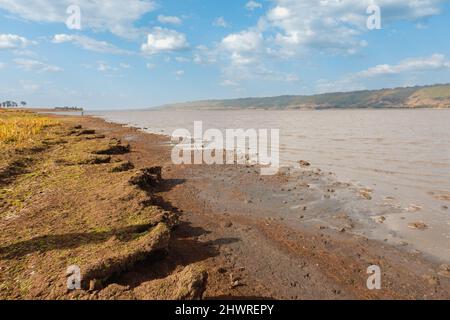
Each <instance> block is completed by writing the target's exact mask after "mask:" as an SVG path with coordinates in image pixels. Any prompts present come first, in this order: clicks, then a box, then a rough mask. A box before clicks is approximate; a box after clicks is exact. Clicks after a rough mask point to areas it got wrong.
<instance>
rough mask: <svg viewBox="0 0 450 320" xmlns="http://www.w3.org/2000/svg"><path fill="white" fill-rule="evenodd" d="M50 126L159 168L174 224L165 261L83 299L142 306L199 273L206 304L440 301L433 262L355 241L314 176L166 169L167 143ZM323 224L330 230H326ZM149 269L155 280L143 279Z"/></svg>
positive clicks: (95, 124)
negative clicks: (377, 274) (153, 291)
mask: <svg viewBox="0 0 450 320" xmlns="http://www.w3.org/2000/svg"><path fill="white" fill-rule="evenodd" d="M51 117H52V118H56V119H60V120H61V121H63V122H67V121H68V122H69V123H79V124H81V125H82V126H83V128H84V127H85V128H91V129H94V130H95V131H96V132H98V134H101V135H105V136H106V137H108V138H109V137H114V138H117V139H120V140H121V141H126V142H127V143H129V144H130V145H131V150H132V152H131V153H130V154H126V155H123V156H122V157H124V158H125V159H126V160H127V161H129V162H131V163H133V165H134V166H135V167H136V168H146V167H152V166H161V167H163V170H162V179H163V184H162V185H163V186H164V187H162V188H161V190H153V191H152V197H154V198H155V199H158V200H157V202H158V203H159V205H160V206H161V207H162V208H164V209H165V210H169V211H172V212H177V215H178V218H179V219H180V221H181V223H180V226H179V227H178V228H176V229H175V230H174V232H173V234H172V237H171V239H172V240H171V243H170V245H169V250H168V254H167V256H165V258H163V259H162V260H161V261H159V260H158V262H155V261H152V260H151V259H144V260H143V261H142V262H138V263H137V264H136V265H135V266H133V267H132V268H130V269H131V270H127V271H125V272H122V273H120V274H119V275H117V276H115V277H114V278H113V279H112V280H110V282H109V286H107V287H106V288H102V289H101V290H98V291H97V292H95V293H93V296H92V298H100V299H101V298H102V297H103V298H111V295H112V296H114V294H115V296H116V297H124V296H130V297H135V298H136V297H137V298H139V297H145V294H142V292H147V291H148V290H149V288H150V287H152V286H155V283H154V282H155V281H156V280H152V279H160V278H164V279H167V278H170V277H172V279H173V278H174V277H175V278H176V277H177V275H178V276H179V273H182V272H183V271H184V268H189V267H190V266H191V267H192V265H194V266H197V265H198V264H200V265H202V266H203V267H204V269H205V270H206V272H207V274H208V284H207V286H206V291H205V292H204V298H207V299H214V298H218V297H220V298H234V299H237V298H242V297H253V298H256V297H260V298H276V299H345V298H350V299H370V298H381V299H399V298H406V299H436V298H437V299H438V298H446V299H448V298H449V296H448V292H450V290H449V288H450V281H449V278H447V277H446V276H441V275H440V274H439V273H442V272H441V270H440V268H441V266H440V265H439V264H438V263H436V262H433V261H431V260H430V259H428V258H425V257H424V255H423V254H421V253H417V252H408V251H407V250H404V248H401V247H395V246H391V245H389V244H384V243H382V242H379V241H374V240H369V239H367V238H365V237H361V236H358V235H357V234H356V232H355V229H356V230H357V229H358V224H359V222H358V221H353V220H352V217H351V216H349V215H347V214H346V213H345V212H341V211H344V210H343V208H339V210H337V211H336V212H334V211H333V210H336V208H334V207H333V206H334V205H336V203H335V202H333V199H332V198H333V195H332V194H333V193H335V192H336V190H338V192H339V189H342V190H343V192H345V188H346V187H345V186H343V185H335V186H334V189H336V190H334V192H329V193H331V195H330V194H329V193H327V190H322V189H323V188H325V189H326V188H328V189H329V185H327V183H328V181H326V179H324V178H323V177H322V176H321V175H320V173H317V172H311V171H308V170H304V171H300V172H296V173H295V174H285V173H282V174H279V175H277V176H274V177H267V178H266V177H265V178H262V177H260V176H259V175H258V174H257V172H256V171H257V170H255V169H256V168H255V167H254V166H209V167H207V166H197V167H193V166H174V165H172V164H171V163H170V156H169V154H170V150H169V148H168V145H167V141H165V139H164V137H167V136H164V135H158V134H152V133H146V132H141V131H140V130H139V129H136V128H132V127H124V126H123V125H120V124H115V123H108V122H106V121H104V120H102V119H100V118H94V117H90V116H89V117H87V116H85V117H83V118H81V117H75V116H54V115H52V116H51ZM323 179H324V180H323ZM313 184H316V185H319V186H320V188H318V189H313V190H311V188H310V187H308V185H313ZM294 190H295V191H294ZM293 193H296V194H295V196H296V197H298V196H301V197H302V199H304V204H302V206H301V207H299V208H295V209H292V207H293V206H292V205H289V204H290V203H291V200H290V198H289V197H291V196H292V194H293ZM324 195H325V196H328V195H330V199H329V200H330V201H328V200H325V201H323V200H324V199H328V198H327V197H325V198H322V196H324ZM109 196H110V197H111V198H115V196H114V195H113V194H110V195H109ZM130 201H131V200H130ZM284 202H287V203H284ZM324 203H325V204H324ZM286 204H288V206H287V207H288V208H287V209H281V208H282V207H283V205H286ZM312 204H316V205H317V207H314V205H312ZM304 207H307V208H306V210H305V209H304ZM292 211H293V212H294V213H293V214H292ZM330 213H331V214H330ZM330 215H331V216H333V217H331V218H332V219H331V220H332V223H333V224H332V225H331V226H329V225H328V222H329V221H326V220H327V219H326V216H330ZM325 222H327V223H325ZM375 262H376V264H379V265H380V266H381V268H382V271H383V279H385V281H383V283H384V284H385V285H384V286H383V290H379V291H370V290H368V289H367V288H366V287H365V284H366V279H367V274H366V272H365V271H366V268H367V267H368V266H370V265H372V264H374V263H375ZM155 263H157V264H158V268H157V269H159V270H162V271H159V272H160V274H159V275H155V274H152V275H149V274H148V273H149V272H148V269H149V267H152V268H154V267H155ZM200 274H201V272H200ZM444 274H445V273H444ZM145 280H147V281H145ZM169 282H170V281H169ZM268 284H270V285H269V286H268ZM113 288H114V289H115V290H112V289H113ZM113 293H114V294H113ZM140 294H141V295H140Z"/></svg>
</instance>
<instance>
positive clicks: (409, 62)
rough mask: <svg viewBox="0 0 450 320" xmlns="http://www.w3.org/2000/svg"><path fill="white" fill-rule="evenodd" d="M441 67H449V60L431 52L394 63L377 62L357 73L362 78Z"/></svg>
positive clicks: (438, 68)
mask: <svg viewBox="0 0 450 320" xmlns="http://www.w3.org/2000/svg"><path fill="white" fill-rule="evenodd" d="M441 69H450V60H448V59H447V58H446V57H445V56H444V55H443V54H433V55H431V56H429V57H422V58H408V59H405V60H403V61H401V62H399V63H398V64H396V65H389V64H379V65H377V66H375V67H372V68H369V69H367V70H364V71H361V72H359V73H358V74H357V75H358V76H360V77H364V78H371V77H377V76H384V75H394V74H402V73H408V72H421V71H432V70H441Z"/></svg>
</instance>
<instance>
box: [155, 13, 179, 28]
mask: <svg viewBox="0 0 450 320" xmlns="http://www.w3.org/2000/svg"><path fill="white" fill-rule="evenodd" d="M158 21H159V22H160V23H164V24H175V25H180V24H182V23H183V21H182V20H181V19H180V18H178V17H175V16H165V15H162V14H160V15H159V16H158Z"/></svg>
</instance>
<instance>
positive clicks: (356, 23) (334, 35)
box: [260, 0, 444, 56]
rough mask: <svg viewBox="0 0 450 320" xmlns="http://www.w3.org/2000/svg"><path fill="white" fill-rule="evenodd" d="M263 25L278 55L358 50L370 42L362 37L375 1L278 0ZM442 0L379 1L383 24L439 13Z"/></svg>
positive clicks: (366, 30) (263, 20) (264, 19)
mask: <svg viewBox="0 0 450 320" xmlns="http://www.w3.org/2000/svg"><path fill="white" fill-rule="evenodd" d="M274 2H275V6H274V7H273V8H271V9H270V10H269V11H268V12H267V14H266V16H265V17H264V18H263V19H262V21H260V25H261V26H263V27H264V28H265V30H267V29H272V30H275V32H276V34H275V36H274V37H273V43H274V45H276V46H278V48H279V52H278V53H279V54H280V55H284V56H289V55H295V53H297V52H298V51H299V50H302V49H310V48H315V49H320V50H332V51H338V52H343V53H350V54H352V53H355V52H356V51H357V50H358V49H360V48H362V47H364V46H366V45H367V42H365V41H362V40H361V39H359V37H360V36H361V35H363V34H364V33H365V32H368V29H367V18H368V14H367V8H368V7H369V5H372V4H373V1H372V0H345V1H337V0H322V1H317V0H304V1H296V0H275V1H274ZM443 2H444V1H443V0H416V1H407V0H378V1H377V2H376V4H377V5H379V6H380V8H381V13H382V24H383V25H384V24H388V23H390V22H392V21H402V20H410V21H417V20H420V19H422V18H427V17H430V16H433V15H436V14H439V12H440V6H441V4H442V3H443Z"/></svg>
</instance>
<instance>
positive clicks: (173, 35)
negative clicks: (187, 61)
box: [141, 27, 189, 54]
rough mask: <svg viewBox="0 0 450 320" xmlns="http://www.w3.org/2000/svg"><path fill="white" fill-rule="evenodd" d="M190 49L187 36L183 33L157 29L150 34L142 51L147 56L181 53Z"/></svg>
mask: <svg viewBox="0 0 450 320" xmlns="http://www.w3.org/2000/svg"><path fill="white" fill-rule="evenodd" d="M188 47H189V44H188V42H187V40H186V35H184V34H183V33H180V32H178V31H175V30H169V29H164V28H161V27H155V28H153V30H152V32H151V33H149V34H148V38H147V42H146V43H144V44H143V45H142V46H141V50H142V51H143V52H144V53H147V54H156V53H160V52H170V51H180V50H184V49H187V48H188Z"/></svg>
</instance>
